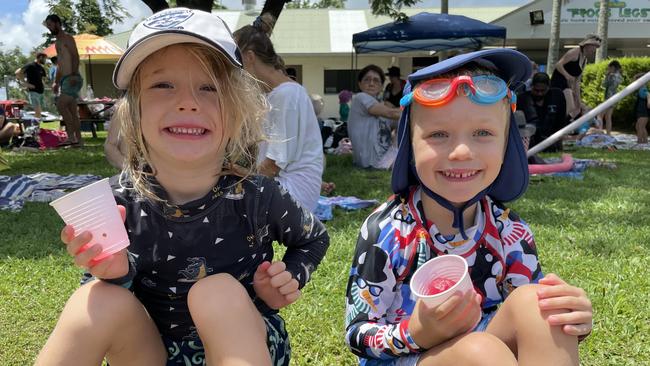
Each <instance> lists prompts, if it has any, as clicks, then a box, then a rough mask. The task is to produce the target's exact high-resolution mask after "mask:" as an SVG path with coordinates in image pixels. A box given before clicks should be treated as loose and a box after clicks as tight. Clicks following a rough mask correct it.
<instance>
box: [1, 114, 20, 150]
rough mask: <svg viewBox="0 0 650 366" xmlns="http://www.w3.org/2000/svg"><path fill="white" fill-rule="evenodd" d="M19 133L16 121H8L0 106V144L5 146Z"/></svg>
mask: <svg viewBox="0 0 650 366" xmlns="http://www.w3.org/2000/svg"><path fill="white" fill-rule="evenodd" d="M20 133H21V130H20V125H19V124H18V123H13V122H8V121H7V119H6V118H5V110H4V108H3V107H2V106H0V146H6V145H8V144H9V142H10V141H11V138H12V137H15V136H19V135H20Z"/></svg>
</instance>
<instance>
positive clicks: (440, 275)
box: [411, 254, 474, 307]
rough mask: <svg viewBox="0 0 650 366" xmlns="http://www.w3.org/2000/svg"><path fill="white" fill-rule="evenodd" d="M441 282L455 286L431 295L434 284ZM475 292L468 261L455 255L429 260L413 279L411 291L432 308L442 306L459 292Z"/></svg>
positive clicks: (416, 272)
mask: <svg viewBox="0 0 650 366" xmlns="http://www.w3.org/2000/svg"><path fill="white" fill-rule="evenodd" d="M441 280H451V281H453V282H455V284H454V285H453V286H452V287H450V288H448V289H446V290H444V291H441V292H438V293H436V294H430V291H429V290H430V288H431V285H432V282H434V281H441ZM473 290H474V285H472V279H471V278H470V276H469V272H468V269H467V261H465V258H463V257H461V256H458V255H454V254H447V255H441V256H439V257H435V258H433V259H431V260H429V261H428V262H426V263H425V264H423V265H422V267H420V268H418V269H417V271H415V273H414V274H413V277H411V291H412V292H413V294H415V296H417V297H418V298H420V299H422V301H424V302H426V303H427V305H429V306H431V307H435V306H438V305H440V304H442V303H443V302H445V300H447V299H448V298H450V297H451V295H453V294H455V293H457V292H460V293H462V294H465V293H466V292H467V291H473Z"/></svg>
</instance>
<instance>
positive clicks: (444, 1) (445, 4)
mask: <svg viewBox="0 0 650 366" xmlns="http://www.w3.org/2000/svg"><path fill="white" fill-rule="evenodd" d="M440 14H449V0H441V1H440Z"/></svg>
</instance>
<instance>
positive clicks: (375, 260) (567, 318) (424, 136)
mask: <svg viewBox="0 0 650 366" xmlns="http://www.w3.org/2000/svg"><path fill="white" fill-rule="evenodd" d="M529 74H530V61H529V60H528V58H527V57H526V56H524V55H523V54H521V53H519V52H517V51H513V50H508V49H494V50H485V51H478V52H473V53H469V54H465V55H460V56H457V57H453V58H450V59H447V60H445V61H443V62H440V63H438V64H435V65H432V66H430V67H427V68H425V69H422V70H420V71H418V72H416V73H414V74H412V75H410V76H409V78H408V84H407V85H406V88H405V90H404V97H403V98H402V100H401V101H400V104H401V106H402V108H403V112H402V116H401V118H400V122H399V128H398V139H399V151H398V155H397V159H396V161H395V165H394V168H393V176H392V188H393V192H394V193H395V194H394V195H393V196H392V197H391V198H389V200H388V201H387V202H386V203H384V204H383V205H381V206H380V207H379V208H378V209H377V210H376V211H375V212H373V213H372V214H371V215H370V216H369V217H368V218H367V219H366V221H365V222H364V223H363V226H362V227H361V231H360V234H359V238H358V241H357V247H356V251H355V255H354V261H353V264H352V269H351V271H350V278H349V281H348V286H347V300H348V301H347V309H346V319H345V320H346V330H347V332H346V342H347V343H348V344H349V346H350V349H351V350H352V352H353V353H355V354H356V355H358V356H359V357H360V364H361V365H400V366H405V365H413V366H415V365H418V366H426V365H452V364H453V365H461V364H462V365H469V364H471V365H478V364H480V365H517V364H522V365H531V364H536V365H537V364H539V365H577V364H578V363H579V360H578V340H579V338H583V337H585V336H586V335H587V334H589V333H590V332H591V328H592V307H591V302H590V301H589V299H588V298H587V296H586V294H585V292H584V291H583V290H582V289H580V288H577V287H574V286H571V285H568V284H567V283H565V282H564V281H563V280H562V279H560V278H559V277H558V276H557V275H554V274H549V275H546V276H544V275H543V274H542V270H541V267H540V264H539V261H538V257H537V250H536V246H535V241H534V238H533V234H532V232H531V231H530V228H529V227H528V225H527V224H526V223H525V222H524V221H523V220H521V219H520V218H519V217H518V216H517V215H516V214H515V213H514V212H512V211H511V210H510V209H508V208H506V207H505V206H504V205H503V204H502V202H506V201H512V200H514V199H516V198H518V197H519V196H520V195H522V194H523V193H524V192H525V190H526V187H527V185H528V165H527V160H526V154H525V151H524V147H523V144H522V142H521V138H520V136H519V133H518V131H517V124H516V123H515V122H514V120H513V117H512V115H513V113H512V111H513V110H514V106H515V102H516V101H515V95H514V93H513V92H512V91H511V90H510V89H509V88H508V85H510V84H516V83H517V82H521V81H524V80H526V79H527V78H528V77H529ZM447 254H456V255H460V256H462V257H464V258H465V259H466V261H467V263H468V265H469V273H470V277H471V279H472V282H473V284H474V291H469V292H467V293H466V294H464V295H462V294H455V295H453V296H452V297H451V298H449V299H448V300H446V301H445V302H443V303H442V304H441V305H439V306H437V307H430V306H428V305H427V304H426V303H424V302H422V301H418V300H417V299H416V298H415V296H414V295H413V293H412V291H411V288H410V285H409V283H410V279H411V276H412V275H413V273H414V272H415V270H416V269H417V268H419V267H420V266H422V265H423V264H424V263H425V262H427V261H428V260H430V259H432V258H435V257H437V256H442V255H447ZM477 319H480V320H478V322H477Z"/></svg>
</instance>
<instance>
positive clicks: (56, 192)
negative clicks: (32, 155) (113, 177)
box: [0, 173, 102, 212]
mask: <svg viewBox="0 0 650 366" xmlns="http://www.w3.org/2000/svg"><path fill="white" fill-rule="evenodd" d="M100 179H102V177H100V176H97V175H90V174H84V175H74V174H70V175H66V176H61V175H58V174H52V173H36V174H29V175H15V176H7V175H0V210H6V211H12V212H18V211H20V210H22V208H23V205H24V204H25V201H30V202H50V201H53V200H55V199H57V198H59V197H61V196H63V195H65V194H66V192H65V191H64V190H66V189H77V188H81V187H83V186H86V185H88V184H90V183H92V182H95V181H98V180H100Z"/></svg>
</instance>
